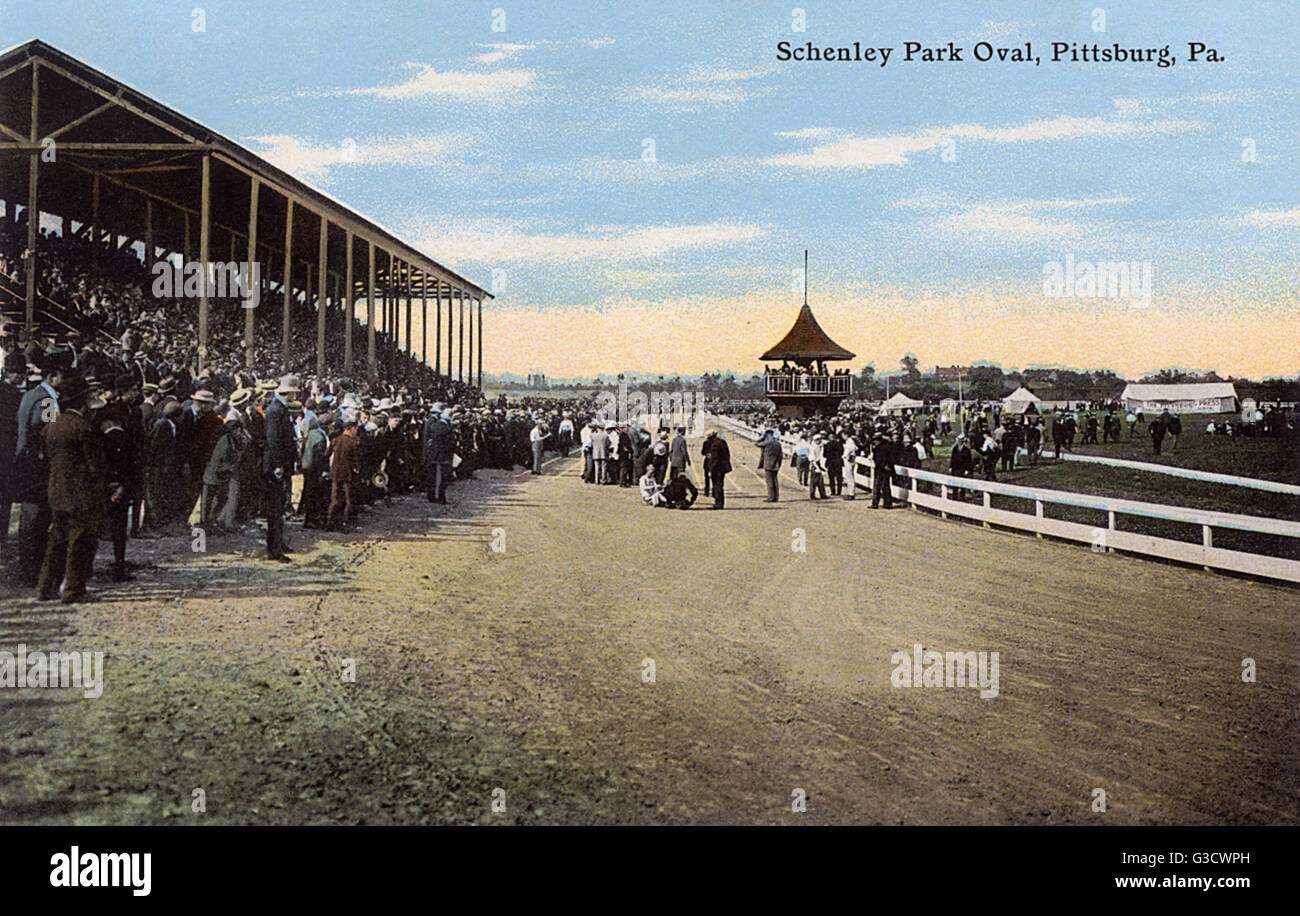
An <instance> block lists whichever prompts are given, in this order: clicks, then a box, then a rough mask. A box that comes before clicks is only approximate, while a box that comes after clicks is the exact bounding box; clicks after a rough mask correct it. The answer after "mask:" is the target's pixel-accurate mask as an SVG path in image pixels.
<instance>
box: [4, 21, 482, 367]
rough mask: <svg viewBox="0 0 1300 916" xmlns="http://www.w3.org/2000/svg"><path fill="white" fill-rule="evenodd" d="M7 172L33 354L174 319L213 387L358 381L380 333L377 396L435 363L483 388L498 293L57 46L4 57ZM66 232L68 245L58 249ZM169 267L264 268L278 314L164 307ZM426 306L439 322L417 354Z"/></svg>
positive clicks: (9, 246) (373, 359)
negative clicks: (259, 374) (388, 384)
mask: <svg viewBox="0 0 1300 916" xmlns="http://www.w3.org/2000/svg"><path fill="white" fill-rule="evenodd" d="M0 155H2V156H3V162H4V168H3V169H0V200H3V202H4V217H3V220H0V241H2V242H3V246H4V247H3V249H0V252H2V253H3V255H4V256H5V257H6V261H7V263H6V265H5V270H4V276H3V277H0V308H3V311H4V315H5V318H6V319H7V320H8V321H10V322H12V323H13V324H18V325H21V328H22V334H23V337H24V338H25V339H28V340H30V339H33V338H35V337H37V336H41V337H44V338H46V339H54V340H59V339H63V338H67V337H68V336H69V335H72V334H73V333H74V332H75V333H76V335H78V336H80V337H81V338H82V339H83V340H84V339H87V338H90V337H94V336H107V337H113V338H114V339H116V338H117V337H119V336H120V335H119V334H117V333H115V332H117V331H120V330H121V327H122V324H123V323H124V322H126V323H131V322H132V321H134V320H135V319H137V318H148V317H150V316H153V317H155V318H157V319H158V320H159V321H163V320H165V319H166V318H167V317H168V315H170V317H171V318H172V319H173V320H174V321H179V322H180V323H181V324H182V325H184V326H186V327H192V328H193V336H192V338H191V339H192V341H193V346H192V347H191V348H190V351H189V354H188V355H189V357H190V359H192V360H193V368H194V369H195V371H196V372H203V371H204V370H205V369H208V368H214V367H216V366H217V365H221V367H222V368H227V369H233V368H236V366H234V365H231V364H232V363H237V364H239V365H242V366H243V367H246V368H249V369H251V368H253V367H254V366H260V367H265V366H271V365H277V364H278V365H280V366H282V367H284V368H286V369H310V368H313V367H314V371H315V373H316V374H317V375H318V376H324V375H326V374H327V373H328V374H333V375H341V376H351V375H353V373H354V372H355V371H356V370H357V369H358V365H357V363H358V362H359V359H358V355H357V353H356V341H357V337H358V335H359V334H363V333H364V334H365V335H366V337H365V347H366V354H365V368H366V371H367V373H368V375H369V376H370V378H372V379H373V378H376V377H378V376H380V375H381V374H382V375H386V376H388V377H389V378H390V379H391V378H394V377H395V376H396V377H400V378H402V379H403V380H405V379H407V378H408V377H409V376H410V375H411V374H416V375H418V374H419V373H418V372H416V370H418V369H419V368H422V366H421V365H420V363H423V365H428V363H429V362H430V359H429V357H430V356H432V367H431V368H432V373H433V376H435V377H440V378H446V379H448V380H455V381H456V382H459V383H464V384H471V385H473V384H478V385H481V383H482V375H483V365H482V358H483V301H484V300H485V299H490V298H492V297H491V295H490V294H489V293H488V292H487V291H486V290H484V289H483V288H482V287H480V286H478V285H477V284H475V283H473V282H471V281H470V280H468V279H466V278H465V277H463V276H461V275H460V274H458V273H456V272H455V271H453V270H451V269H450V268H448V267H446V266H444V265H442V264H439V263H437V262H435V261H434V260H432V259H431V258H429V257H428V256H426V255H424V254H423V253H421V252H420V251H418V250H417V249H416V248H415V247H414V246H412V245H411V244H410V243H409V242H406V241H404V240H402V239H401V238H399V237H397V236H396V235H395V234H393V233H392V232H391V231H389V230H387V229H385V228H384V227H383V226H381V225H379V224H378V223H376V222H375V221H373V220H371V219H369V218H367V217H365V216H363V215H361V214H359V213H357V212H355V211H353V210H351V209H349V208H348V207H347V206H345V205H344V204H342V203H340V202H339V201H337V200H335V199H334V198H332V197H330V196H329V195H327V194H325V193H323V192H321V191H319V190H317V189H315V188H313V187H311V186H310V185H308V184H306V183H305V182H303V181H301V180H299V179H298V178H295V177H294V176H292V175H290V174H288V173H286V172H284V171H282V170H281V169H279V168H277V167H275V166H274V165H272V164H271V163H269V162H267V161H266V160H264V159H262V158H261V157H259V156H257V155H256V154H255V153H252V152H251V151H249V150H247V149H245V148H244V147H242V146H240V145H239V144H238V143H235V142H234V141H232V140H230V139H228V138H226V137H224V136H222V135H220V134H218V133H217V132H216V131H213V130H211V129H210V128H207V127H204V126H203V125H202V124H199V123H198V122H196V121H193V120H191V119H189V118H187V117H185V116H184V115H181V114H180V113H178V112H176V111H175V110H173V109H171V108H169V107H167V106H166V105H164V104H162V103H161V102H158V101H156V100H154V99H152V98H150V97H148V96H146V95H144V94H143V93H141V92H139V91H137V90H135V89H133V88H131V87H129V86H127V85H125V84H123V83H122V82H120V81H118V80H116V79H114V78H112V77H110V76H107V75H106V74H104V73H102V72H100V71H99V70H96V69H94V68H93V67H91V66H89V65H87V64H86V63H84V62H82V61H79V60H77V59H75V58H73V57H71V56H69V55H67V54H65V53H63V52H61V51H59V50H57V49H55V48H53V47H51V46H49V45H47V44H45V43H44V42H41V41H38V40H33V41H29V42H26V43H25V44H22V45H19V46H17V47H14V48H11V49H9V50H7V51H5V52H3V53H2V54H0ZM24 160H25V162H24ZM24 165H25V166H26V167H25V168H24V167H23V166H24ZM32 213H39V214H40V215H41V218H40V219H39V220H38V219H31V218H29V216H30V214H32ZM20 214H21V215H20ZM54 226H58V227H59V229H60V231H59V232H58V233H55V232H53V231H50V232H48V233H47V232H45V231H43V230H44V229H45V228H46V227H51V228H52V227H54ZM161 259H171V260H177V259H179V260H182V261H183V262H184V263H185V264H190V263H193V262H195V261H197V262H198V263H200V264H203V265H210V264H212V263H214V262H237V263H238V262H243V263H247V264H258V265H259V268H260V270H259V273H260V277H259V290H258V293H259V295H258V296H257V300H256V301H258V302H260V303H261V305H260V307H256V308H241V307H240V306H241V303H240V302H239V300H238V299H235V298H233V297H229V296H227V297H226V299H225V300H222V302H223V304H224V305H226V306H227V307H225V308H219V309H213V307H212V306H213V302H214V300H216V293H217V292H219V291H218V290H215V289H214V288H213V286H212V279H211V276H210V275H209V273H208V272H207V270H204V271H202V272H200V273H201V283H200V289H199V290H198V295H197V296H196V297H195V298H194V299H192V300H191V299H188V298H182V297H176V298H168V299H167V301H165V302H163V301H157V300H155V299H154V298H153V297H151V296H150V289H151V281H152V274H151V272H150V268H151V266H152V265H153V264H154V263H155V262H157V261H158V260H161ZM70 265H76V266H78V267H82V268H84V271H81V272H79V281H78V282H76V283H69V282H68V281H69V280H70V279H71V278H70V277H69V276H68V272H69V269H70ZM19 268H21V269H19ZM101 281H103V283H102V284H101ZM105 284H107V288H105ZM133 287H134V288H135V289H138V290H140V295H139V296H138V297H136V298H137V299H138V300H139V301H137V302H135V303H134V306H135V310H134V312H131V313H130V314H127V315H126V316H125V317H124V316H123V315H122V314H118V315H116V316H112V315H110V314H109V312H111V311H113V310H114V309H115V308H116V307H117V306H118V305H119V303H118V302H117V301H113V302H112V306H113V308H105V304H104V301H103V300H104V299H105V298H109V299H114V300H115V299H116V298H117V294H118V293H120V292H121V291H122V290H123V289H127V290H130V289H132V288H133ZM106 294H107V295H106ZM128 298H130V297H129V296H128ZM358 300H360V301H358ZM416 300H418V301H419V307H420V309H421V313H422V318H423V319H425V320H422V321H421V322H420V323H419V328H420V333H421V336H422V339H421V340H420V341H418V344H417V342H416V341H413V340H412V329H413V327H415V323H414V321H413V316H412V310H413V308H414V304H415V302H416ZM250 301H252V300H250ZM430 301H432V304H433V313H434V314H433V322H432V329H433V334H432V337H433V340H432V349H431V350H430V348H429V344H430V341H429V339H428V338H429V333H428V328H429V321H428V320H427V319H428V316H429V305H430ZM277 304H278V306H279V307H278V308H276V305H277ZM444 306H445V309H444ZM358 309H361V310H363V312H364V322H363V321H362V319H361V316H359V315H358ZM444 315H445V322H444ZM312 330H314V335H313V334H312V333H311V331H312ZM313 336H314V340H313V339H312V338H313ZM277 344H278V347H277ZM417 346H418V353H419V354H421V355H422V359H421V358H417V356H416V353H417ZM277 349H278V353H276V350H277ZM127 355H128V356H129V354H127ZM444 357H445V363H444V362H443V360H444Z"/></svg>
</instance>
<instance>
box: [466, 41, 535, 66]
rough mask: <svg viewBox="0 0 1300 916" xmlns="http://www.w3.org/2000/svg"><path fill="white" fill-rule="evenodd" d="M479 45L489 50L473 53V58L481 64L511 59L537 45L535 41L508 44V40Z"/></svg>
mask: <svg viewBox="0 0 1300 916" xmlns="http://www.w3.org/2000/svg"><path fill="white" fill-rule="evenodd" d="M480 47H484V48H488V49H490V50H487V51H484V52H483V53H482V54H475V55H474V60H476V61H478V62H479V63H483V64H495V63H500V62H501V61H503V60H512V59H513V58H516V57H518V56H519V55H520V54H522V53H523V52H525V51H531V50H533V49H534V48H536V47H537V43H536V42H532V43H530V44H510V43H508V42H495V43H493V44H485V45H480Z"/></svg>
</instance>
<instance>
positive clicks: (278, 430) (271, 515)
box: [262, 375, 301, 563]
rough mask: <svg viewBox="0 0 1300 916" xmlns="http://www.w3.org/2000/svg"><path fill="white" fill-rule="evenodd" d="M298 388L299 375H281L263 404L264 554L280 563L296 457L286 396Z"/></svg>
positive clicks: (285, 558)
mask: <svg viewBox="0 0 1300 916" xmlns="http://www.w3.org/2000/svg"><path fill="white" fill-rule="evenodd" d="M300 387H301V386H300V385H299V384H298V376H296V375H286V376H284V377H283V378H282V379H280V385H279V387H277V388H276V390H275V397H274V398H272V399H271V403H270V404H268V405H267V407H266V452H265V453H264V454H263V455H262V476H263V478H264V480H265V481H266V492H265V499H266V502H265V505H266V555H267V556H268V557H269V558H270V559H272V560H276V561H278V562H281V563H287V562H289V556H288V553H289V551H288V549H287V547H286V545H285V542H284V507H285V503H286V502H287V501H288V498H289V487H290V486H291V485H292V482H293V471H294V462H295V460H296V459H297V456H298V442H297V440H296V439H295V438H294V434H293V417H291V416H290V415H289V400H288V399H289V398H290V397H292V396H293V395H296V394H297V393H298V391H299V389H300Z"/></svg>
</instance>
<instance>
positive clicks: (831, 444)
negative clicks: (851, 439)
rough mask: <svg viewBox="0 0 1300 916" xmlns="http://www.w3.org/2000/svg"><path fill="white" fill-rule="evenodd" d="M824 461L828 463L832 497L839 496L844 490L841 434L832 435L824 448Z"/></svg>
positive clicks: (827, 470) (828, 479) (828, 480)
mask: <svg viewBox="0 0 1300 916" xmlns="http://www.w3.org/2000/svg"><path fill="white" fill-rule="evenodd" d="M822 459H823V460H824V461H825V463H826V482H827V483H828V484H830V488H831V496H839V495H840V493H841V492H842V491H843V490H844V440H843V439H841V438H840V433H839V432H836V433H834V434H833V435H831V436H830V437H829V438H828V439H827V440H826V444H825V445H823V446H822Z"/></svg>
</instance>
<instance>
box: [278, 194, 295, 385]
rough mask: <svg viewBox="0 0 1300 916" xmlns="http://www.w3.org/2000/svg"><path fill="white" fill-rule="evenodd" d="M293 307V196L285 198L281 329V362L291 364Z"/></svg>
mask: <svg viewBox="0 0 1300 916" xmlns="http://www.w3.org/2000/svg"><path fill="white" fill-rule="evenodd" d="M292 308H293V198H292V197H289V198H286V200H285V210H284V316H283V318H282V319H281V330H280V362H281V363H283V364H284V365H285V366H286V367H287V366H288V365H289V325H290V323H291V322H292V320H293V319H292V317H291V312H292Z"/></svg>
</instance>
